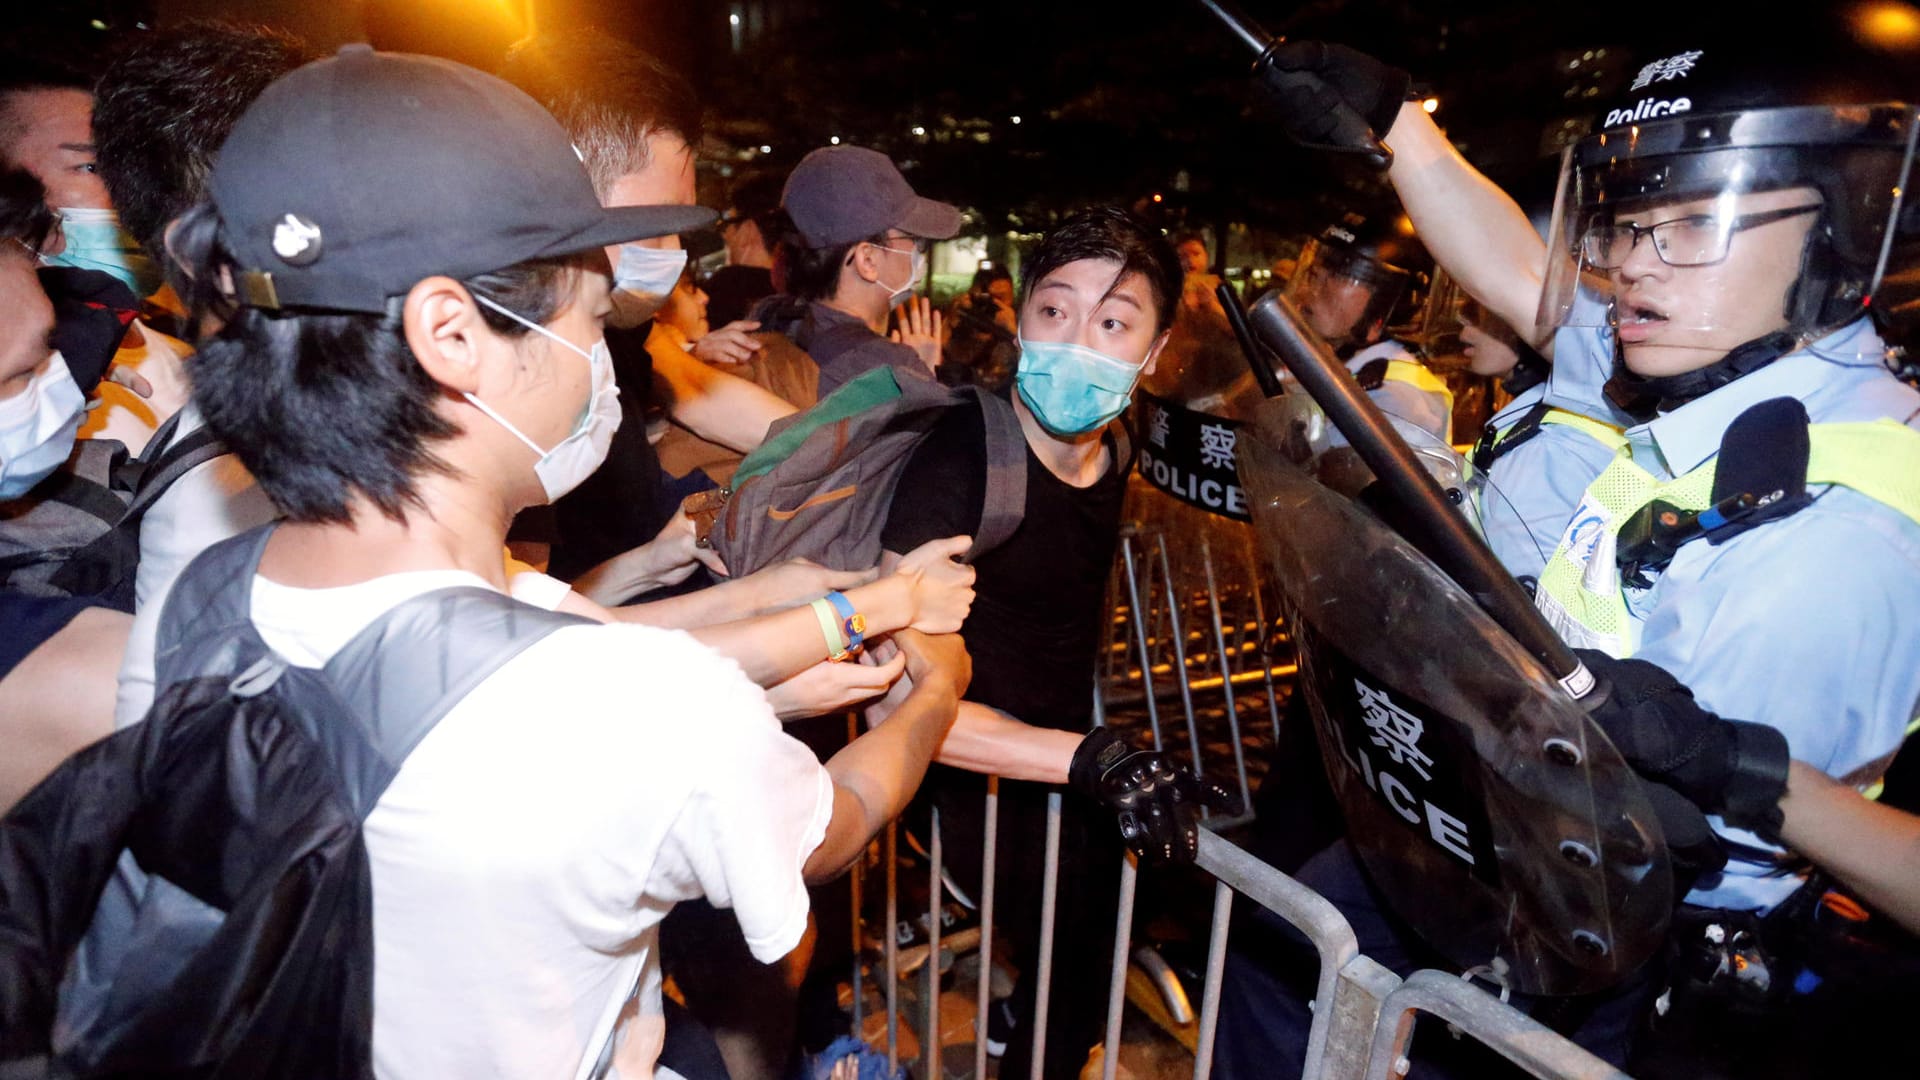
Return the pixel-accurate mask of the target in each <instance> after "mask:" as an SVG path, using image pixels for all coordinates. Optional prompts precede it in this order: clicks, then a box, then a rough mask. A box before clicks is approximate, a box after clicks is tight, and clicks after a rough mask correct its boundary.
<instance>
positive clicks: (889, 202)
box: [752, 146, 960, 397]
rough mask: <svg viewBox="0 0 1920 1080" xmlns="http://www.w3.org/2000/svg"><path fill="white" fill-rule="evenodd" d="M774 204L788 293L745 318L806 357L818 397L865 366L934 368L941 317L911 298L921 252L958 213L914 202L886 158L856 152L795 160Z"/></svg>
mask: <svg viewBox="0 0 1920 1080" xmlns="http://www.w3.org/2000/svg"><path fill="white" fill-rule="evenodd" d="M780 205H781V208H782V209H784V210H785V211H786V212H787V217H788V219H789V220H790V221H791V222H792V225H793V228H792V231H790V232H789V233H788V234H787V235H786V237H785V238H784V239H783V240H782V241H781V249H782V250H781V263H780V266H781V273H782V274H784V275H785V278H786V290H787V295H783V296H772V297H768V298H767V299H766V300H764V301H762V302H761V303H760V304H759V305H758V306H756V307H755V308H754V310H753V313H752V317H753V318H754V319H757V320H758V321H759V322H760V325H761V326H762V327H763V328H765V329H767V330H772V331H775V332H778V333H781V334H784V335H786V337H787V338H788V339H790V340H791V341H792V342H793V343H794V344H795V345H798V346H800V348H802V349H804V350H806V352H807V355H809V356H811V357H813V361H814V363H815V364H818V365H819V367H820V396H821V397H826V396H827V395H828V394H831V393H832V392H833V391H835V390H837V389H839V388H840V386H841V385H842V384H843V383H845V382H846V381H847V380H849V379H852V378H853V377H854V376H856V375H859V374H861V373H862V372H865V371H871V370H873V369H874V368H879V367H887V366H892V367H897V368H904V369H908V370H914V369H918V370H920V371H925V372H931V371H934V370H936V369H937V368H939V366H940V346H941V336H942V335H941V324H942V322H943V320H942V319H941V316H940V313H939V312H938V311H935V310H934V309H933V303H932V301H930V300H928V299H927V298H926V297H918V296H916V293H917V292H918V291H919V289H920V288H921V285H922V278H923V277H924V275H925V272H926V268H927V252H928V247H929V245H930V244H931V243H932V242H933V241H935V240H946V239H949V238H951V237H953V236H955V235H957V234H958V233H959V232H960V211H959V210H958V209H956V208H954V207H953V206H950V205H948V204H946V203H943V202H937V201H935V200H933V199H929V198H925V197H924V196H921V195H919V194H918V193H916V192H915V191H914V190H913V187H912V185H910V184H908V183H907V178H906V177H905V176H902V175H901V174H900V169H899V167H898V166H896V165H894V163H893V162H892V161H890V160H889V159H888V158H887V156H886V155H885V154H882V153H880V152H879V151H877V150H869V149H867V148H866V147H862V146H823V147H821V148H819V149H818V150H814V151H812V152H810V153H809V154H807V156H806V157H804V158H802V159H800V164H798V165H796V166H794V169H793V172H792V173H791V174H790V175H788V177H787V184H786V187H785V188H784V189H783V190H782V191H781V193H780ZM894 312H897V314H898V326H896V327H895V329H894V330H893V332H892V333H891V334H888V333H887V316H888V314H889V313H894Z"/></svg>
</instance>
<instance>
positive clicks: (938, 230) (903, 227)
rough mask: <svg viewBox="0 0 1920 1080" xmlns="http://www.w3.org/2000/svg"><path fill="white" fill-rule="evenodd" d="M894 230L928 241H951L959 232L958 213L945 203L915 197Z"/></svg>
mask: <svg viewBox="0 0 1920 1080" xmlns="http://www.w3.org/2000/svg"><path fill="white" fill-rule="evenodd" d="M894 228H896V229H899V230H900V231H901V232H903V233H907V234H909V235H911V236H924V237H926V238H927V239H929V240H951V239H953V238H954V237H955V236H957V235H958V234H959V232H960V211H959V210H958V209H956V208H955V207H953V206H951V205H949V204H947V203H943V202H935V201H934V200H932V199H928V198H924V197H922V196H919V195H915V196H914V197H913V201H912V202H911V203H908V204H907V212H906V214H905V215H904V216H902V217H901V219H900V220H899V222H897V223H896V224H895V225H894Z"/></svg>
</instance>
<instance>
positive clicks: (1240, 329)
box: [1213, 281, 1287, 398]
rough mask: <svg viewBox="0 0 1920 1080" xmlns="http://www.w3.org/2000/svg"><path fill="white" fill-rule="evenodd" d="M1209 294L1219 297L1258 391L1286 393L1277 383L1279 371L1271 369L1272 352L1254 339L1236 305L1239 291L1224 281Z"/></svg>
mask: <svg viewBox="0 0 1920 1080" xmlns="http://www.w3.org/2000/svg"><path fill="white" fill-rule="evenodd" d="M1213 294H1214V295H1215V296H1217V297H1219V299H1220V310H1222V311H1224V312H1226V313H1227V325H1228V326H1231V327H1233V336H1234V338H1235V339H1236V340H1238V341H1239V342H1240V353H1241V355H1243V356H1245V357H1246V358H1247V367H1249V368H1251V369H1252V370H1253V379H1254V381H1255V382H1257V383H1259V384H1260V392H1261V393H1262V394H1265V395H1266V396H1268V397H1270V398H1272V397H1279V396H1280V395H1281V394H1284V393H1286V392H1287V388H1286V387H1284V386H1282V385H1281V384H1280V373H1279V372H1277V371H1275V370H1273V354H1272V353H1270V352H1268V351H1267V350H1266V349H1264V348H1262V347H1261V346H1260V343H1259V342H1258V341H1256V340H1254V337H1253V331H1252V330H1251V329H1249V328H1248V326H1247V309H1246V308H1243V307H1241V306H1240V296H1239V294H1238V293H1235V292H1234V291H1233V286H1231V285H1229V284H1227V283H1226V282H1224V281H1223V282H1221V283H1220V285H1219V287H1218V288H1216V289H1214V290H1213Z"/></svg>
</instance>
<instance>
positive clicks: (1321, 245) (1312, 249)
mask: <svg viewBox="0 0 1920 1080" xmlns="http://www.w3.org/2000/svg"><path fill="white" fill-rule="evenodd" d="M1432 269H1433V258H1432V257H1431V256H1429V255H1428V254H1427V249H1426V247H1425V245H1423V244H1421V243H1420V240H1419V238H1418V237H1416V236H1415V235H1414V233H1413V223H1412V222H1411V221H1409V220H1408V219H1407V216H1406V215H1405V214H1400V213H1394V214H1376V215H1371V216H1367V215H1362V214H1358V213H1350V214H1346V215H1344V216H1343V217H1342V218H1341V219H1340V220H1339V221H1337V222H1334V223H1333V224H1331V225H1328V226H1327V227H1326V228H1325V229H1323V230H1321V232H1320V235H1319V236H1316V237H1312V238H1310V239H1308V240H1307V241H1306V242H1305V243H1304V244H1303V245H1302V246H1301V249H1300V261H1299V266H1298V267H1297V269H1295V271H1294V274H1293V278H1292V279H1291V280H1290V281H1289V282H1288V283H1287V298H1288V299H1290V300H1292V301H1293V303H1294V304H1295V305H1296V306H1298V307H1299V308H1300V312H1301V314H1302V315H1305V316H1306V318H1307V323H1308V325H1310V326H1312V327H1313V329H1314V331H1315V332H1317V333H1318V334H1319V335H1320V336H1321V337H1324V338H1326V339H1327V343H1328V344H1330V345H1332V346H1333V347H1334V349H1335V351H1337V352H1339V353H1340V354H1341V355H1342V356H1349V355H1351V354H1352V353H1354V352H1356V351H1358V350H1360V349H1364V348H1366V347H1367V346H1369V345H1372V344H1374V343H1375V342H1377V341H1379V340H1380V339H1381V338H1383V337H1385V336H1386V334H1387V328H1388V327H1390V326H1397V325H1400V324H1402V323H1405V322H1409V321H1411V319H1412V317H1413V316H1414V315H1415V314H1417V312H1418V310H1419V301H1420V296H1421V294H1422V292H1423V291H1424V290H1425V288H1426V285H1427V278H1428V274H1429V273H1430V272H1431V271H1432Z"/></svg>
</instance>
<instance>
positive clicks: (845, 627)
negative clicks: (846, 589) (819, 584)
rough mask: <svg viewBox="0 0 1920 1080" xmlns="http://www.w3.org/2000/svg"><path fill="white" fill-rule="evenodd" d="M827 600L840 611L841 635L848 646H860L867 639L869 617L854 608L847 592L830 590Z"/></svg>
mask: <svg viewBox="0 0 1920 1080" xmlns="http://www.w3.org/2000/svg"><path fill="white" fill-rule="evenodd" d="M827 602H828V603H830V604H832V605H833V609H834V610H835V611H837V612H839V613H840V636H841V637H842V638H845V639H846V642H847V648H849V649H857V648H859V647H860V646H861V645H862V644H863V643H864V642H865V641H866V640H867V617H866V616H865V615H862V614H860V613H859V612H857V611H855V610H853V601H851V600H849V599H847V594H846V593H843V592H830V593H828V594H827Z"/></svg>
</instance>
